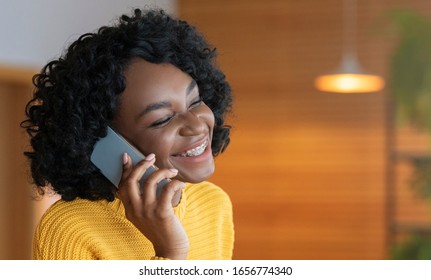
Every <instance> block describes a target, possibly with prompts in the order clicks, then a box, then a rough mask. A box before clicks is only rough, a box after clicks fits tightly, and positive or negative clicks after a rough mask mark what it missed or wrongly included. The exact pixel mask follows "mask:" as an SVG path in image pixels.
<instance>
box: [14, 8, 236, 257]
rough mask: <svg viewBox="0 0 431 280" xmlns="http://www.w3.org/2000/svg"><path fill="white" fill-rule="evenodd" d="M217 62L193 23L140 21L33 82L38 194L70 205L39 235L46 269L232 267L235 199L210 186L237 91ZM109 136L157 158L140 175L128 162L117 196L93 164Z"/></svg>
mask: <svg viewBox="0 0 431 280" xmlns="http://www.w3.org/2000/svg"><path fill="white" fill-rule="evenodd" d="M215 58H216V53H215V50H214V49H213V48H212V47H211V46H210V45H209V44H208V43H207V42H206V41H205V39H204V38H203V37H202V35H201V34H199V33H198V32H197V31H196V29H195V28H194V27H192V26H190V25H189V24H188V23H186V22H185V21H182V20H178V19H175V18H172V17H171V16H169V15H167V14H166V13H165V12H163V11H154V10H148V11H142V10H135V11H134V13H133V14H132V16H126V15H123V16H122V17H121V18H120V20H119V21H118V23H117V24H116V25H113V26H104V27H101V28H100V29H99V30H98V32H97V33H88V34H84V35H82V36H81V37H80V38H79V39H78V40H77V41H75V42H74V43H72V44H71V45H70V47H69V48H68V49H67V51H66V53H65V55H64V56H62V57H60V58H59V59H58V60H54V61H51V62H50V63H48V64H47V65H46V66H45V67H44V68H43V69H42V71H41V73H40V74H38V75H36V76H35V77H34V85H35V91H34V96H33V98H32V99H31V100H30V101H29V103H28V104H27V108H26V112H27V116H28V119H27V120H25V121H23V122H22V126H23V127H24V128H26V130H27V132H28V134H29V135H30V138H31V145H32V148H33V149H32V151H28V152H26V153H25V154H26V155H27V157H28V158H29V159H30V163H31V171H32V176H33V180H34V183H35V185H36V186H37V187H38V190H39V193H40V194H41V195H44V194H45V192H46V191H47V188H51V189H52V190H53V191H54V192H56V193H57V194H59V195H60V196H61V199H60V200H59V201H58V202H56V203H55V204H54V205H52V206H51V207H50V208H49V209H48V210H47V212H46V213H45V215H44V216H43V217H42V219H41V221H40V223H39V225H38V227H37V229H36V232H35V236H34V241H33V257H34V258H35V259H160V258H162V259H166V258H168V259H186V258H187V259H230V258H232V252H233V241H234V231H233V222H232V206H231V202H230V199H229V196H228V195H227V194H226V193H225V192H224V191H223V190H222V189H221V188H219V187H218V186H215V185H214V184H212V183H210V182H207V181H206V180H207V179H208V178H209V177H210V176H211V175H212V174H213V172H214V156H217V155H218V154H220V153H221V152H223V151H224V149H225V148H226V147H227V145H228V143H229V131H230V127H229V126H226V125H225V122H224V119H225V115H226V114H227V112H228V111H229V109H230V106H231V91H230V86H229V84H228V83H227V82H226V80H225V76H224V74H223V73H222V72H221V71H220V70H219V69H218V68H217V67H216V66H215V61H214V60H215ZM108 126H112V127H113V128H114V129H115V130H116V131H117V132H118V133H119V134H121V135H122V136H123V137H124V138H125V139H127V140H128V141H129V142H130V143H131V144H132V145H134V146H135V147H136V148H137V149H139V150H140V152H142V153H143V154H144V155H146V158H145V159H144V160H142V161H141V162H139V163H138V164H136V165H133V164H132V160H131V158H130V155H128V154H126V153H124V154H123V156H122V157H121V158H118V161H119V162H121V163H122V167H123V171H122V178H121V181H120V183H119V185H118V189H116V188H115V187H114V185H113V184H111V183H110V181H109V180H107V179H106V178H105V177H104V176H103V175H102V174H101V172H100V170H99V169H98V168H97V167H96V166H94V165H93V164H92V163H91V161H90V155H91V153H92V150H93V148H94V145H95V144H96V142H97V141H98V140H99V139H100V138H102V137H104V136H106V134H107V128H108ZM106 152H109V151H106ZM153 164H155V165H157V167H159V169H157V171H156V172H154V173H152V174H151V175H150V176H149V177H148V178H146V179H145V180H144V182H143V187H142V188H141V186H140V185H139V181H140V179H141V177H142V176H143V174H144V173H145V171H146V170H147V169H148V168H150V167H151V166H152V165H153ZM166 178H167V179H170V182H169V183H168V184H167V185H165V186H164V188H163V190H162V192H161V194H160V196H157V197H156V192H155V189H156V185H157V183H158V182H159V181H161V180H163V179H166ZM72 244H73V247H72Z"/></svg>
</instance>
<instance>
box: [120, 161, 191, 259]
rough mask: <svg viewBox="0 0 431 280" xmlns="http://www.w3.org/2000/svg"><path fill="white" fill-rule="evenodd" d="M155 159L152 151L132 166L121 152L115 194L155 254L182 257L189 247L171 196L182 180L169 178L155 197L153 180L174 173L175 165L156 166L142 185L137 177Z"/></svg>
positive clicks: (176, 190) (179, 186) (173, 257)
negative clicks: (120, 171) (120, 169)
mask: <svg viewBox="0 0 431 280" xmlns="http://www.w3.org/2000/svg"><path fill="white" fill-rule="evenodd" d="M154 162H155V155H154V154H150V155H148V156H147V157H146V158H145V159H144V160H143V161H141V162H139V163H138V164H136V166H134V167H133V165H132V160H131V158H130V156H129V155H127V154H124V155H123V174H122V178H121V181H120V184H119V188H118V192H117V196H118V197H119V198H120V199H121V201H122V202H123V204H124V208H125V210H126V217H127V219H129V220H130V221H131V222H132V223H133V224H134V225H135V227H136V228H138V229H139V230H140V231H141V232H142V233H143V234H144V235H145V237H147V238H148V239H149V240H150V241H151V242H152V243H153V246H154V250H155V252H156V256H158V257H164V258H168V259H185V258H186V257H187V252H188V250H189V239H188V237H187V234H186V232H185V230H184V228H183V226H182V224H181V222H180V221H179V220H178V218H177V216H175V214H174V209H173V207H172V203H171V201H172V199H173V197H174V195H175V194H176V193H177V192H181V191H182V189H183V188H184V186H185V184H184V183H183V182H180V181H177V180H172V181H171V182H169V183H168V184H166V185H165V186H164V187H163V190H162V192H161V193H160V197H156V189H157V182H159V181H161V180H162V179H165V178H173V177H175V176H176V175H177V173H178V170H176V169H158V170H157V171H156V172H154V173H153V174H151V175H150V176H148V178H147V180H146V181H145V182H144V185H143V187H142V188H141V187H140V185H139V180H140V179H141V177H142V176H143V175H144V173H145V171H146V170H147V168H149V167H150V166H151V165H153V164H154Z"/></svg>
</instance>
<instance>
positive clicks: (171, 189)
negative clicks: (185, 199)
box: [159, 180, 186, 209]
mask: <svg viewBox="0 0 431 280" xmlns="http://www.w3.org/2000/svg"><path fill="white" fill-rule="evenodd" d="M185 186H186V184H185V183H184V182H181V181H178V180H172V181H171V182H169V183H168V184H166V185H165V186H164V187H163V190H162V192H161V193H160V198H159V200H160V205H161V206H162V208H165V209H166V208H170V207H171V206H172V199H173V198H174V195H175V193H176V192H177V191H180V190H181V191H182V190H183V189H184V188H185Z"/></svg>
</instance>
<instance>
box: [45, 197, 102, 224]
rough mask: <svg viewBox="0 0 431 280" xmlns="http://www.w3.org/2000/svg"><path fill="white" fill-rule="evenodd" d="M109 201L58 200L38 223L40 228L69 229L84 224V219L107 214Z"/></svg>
mask: <svg viewBox="0 0 431 280" xmlns="http://www.w3.org/2000/svg"><path fill="white" fill-rule="evenodd" d="M108 203H109V202H107V201H90V200H86V199H80V198H77V199H75V200H72V201H64V200H58V201H56V202H55V203H54V204H53V205H51V207H49V208H48V210H47V211H46V212H45V213H44V215H43V216H42V218H41V220H40V221H39V225H38V227H39V230H50V231H51V230H53V229H55V230H59V231H61V230H67V229H70V228H71V227H75V226H78V225H82V223H83V222H84V221H91V220H94V219H95V218H97V217H103V216H106V209H107V207H106V205H107V204H108ZM104 205H105V206H104Z"/></svg>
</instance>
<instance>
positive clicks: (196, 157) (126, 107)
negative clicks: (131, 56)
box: [113, 59, 214, 183]
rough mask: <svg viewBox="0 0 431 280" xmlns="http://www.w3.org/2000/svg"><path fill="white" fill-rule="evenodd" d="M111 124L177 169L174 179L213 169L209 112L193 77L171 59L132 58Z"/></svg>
mask: <svg viewBox="0 0 431 280" xmlns="http://www.w3.org/2000/svg"><path fill="white" fill-rule="evenodd" d="M124 75H125V78H126V89H125V91H124V92H123V93H122V95H121V98H120V104H119V110H118V113H117V116H116V117H115V120H114V123H113V124H114V127H115V129H116V130H117V131H118V132H119V133H120V134H121V135H123V136H124V137H125V138H126V139H127V140H128V141H129V142H130V143H131V144H132V145H134V146H135V147H136V148H138V149H139V150H140V151H141V152H142V153H143V154H144V155H148V154H150V153H154V154H155V155H156V163H155V165H156V166H158V167H159V168H176V169H178V171H179V172H178V176H177V179H179V180H182V181H185V182H192V183H196V182H201V181H203V180H206V179H207V178H208V177H210V176H211V175H212V174H213V172H214V159H213V156H212V150H211V140H212V133H213V128H214V115H213V112H212V111H211V109H210V108H209V107H208V106H207V105H206V104H205V103H203V101H201V99H200V97H199V89H198V87H197V85H196V82H195V81H194V80H193V79H192V78H191V77H190V76H189V75H188V74H186V73H184V72H182V71H181V70H180V69H178V68H176V67H175V66H173V65H171V64H153V63H149V62H147V61H145V60H143V59H137V60H134V61H132V63H131V64H130V65H129V67H128V69H127V70H126V71H125V73H124Z"/></svg>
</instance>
